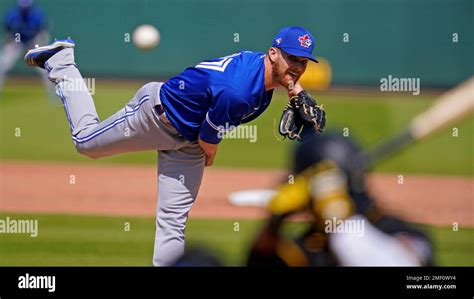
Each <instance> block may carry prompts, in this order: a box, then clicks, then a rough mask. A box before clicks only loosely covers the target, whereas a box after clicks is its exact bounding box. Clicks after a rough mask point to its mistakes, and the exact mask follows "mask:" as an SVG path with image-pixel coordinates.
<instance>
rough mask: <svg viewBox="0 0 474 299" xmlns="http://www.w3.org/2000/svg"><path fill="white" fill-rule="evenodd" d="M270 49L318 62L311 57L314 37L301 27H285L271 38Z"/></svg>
mask: <svg viewBox="0 0 474 299" xmlns="http://www.w3.org/2000/svg"><path fill="white" fill-rule="evenodd" d="M272 47H275V48H279V49H281V50H283V51H285V52H286V53H288V54H290V55H294V56H298V57H305V58H308V59H309V60H312V61H314V62H318V61H317V60H316V58H314V56H313V48H314V37H313V35H312V34H311V33H310V32H309V31H308V30H306V29H304V28H303V27H296V26H291V27H285V28H283V29H281V30H280V31H279V32H278V33H277V35H276V36H275V37H274V38H273V42H272Z"/></svg>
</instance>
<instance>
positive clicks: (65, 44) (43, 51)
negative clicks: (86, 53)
mask: <svg viewBox="0 0 474 299" xmlns="http://www.w3.org/2000/svg"><path fill="white" fill-rule="evenodd" d="M74 46H75V43H74V41H73V40H72V39H63V40H58V41H55V42H54V43H52V44H50V45H47V46H44V47H37V46H35V48H34V49H31V50H29V51H28V53H26V55H25V62H26V64H28V65H29V66H37V67H40V68H42V69H44V63H45V62H46V60H48V59H50V58H51V56H53V55H54V54H56V53H58V52H59V51H61V50H62V49H66V48H74Z"/></svg>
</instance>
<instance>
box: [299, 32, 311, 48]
mask: <svg viewBox="0 0 474 299" xmlns="http://www.w3.org/2000/svg"><path fill="white" fill-rule="evenodd" d="M298 40H299V42H300V45H301V46H302V47H305V48H309V47H311V44H312V43H313V41H312V40H311V39H310V38H309V35H307V34H305V35H303V36H300V37H298Z"/></svg>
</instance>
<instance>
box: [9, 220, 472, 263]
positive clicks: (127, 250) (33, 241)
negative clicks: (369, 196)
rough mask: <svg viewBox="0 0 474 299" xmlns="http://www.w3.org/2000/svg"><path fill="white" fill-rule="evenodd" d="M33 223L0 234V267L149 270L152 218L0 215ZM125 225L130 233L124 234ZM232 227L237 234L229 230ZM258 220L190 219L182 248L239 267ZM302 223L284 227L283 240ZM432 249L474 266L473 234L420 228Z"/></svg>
mask: <svg viewBox="0 0 474 299" xmlns="http://www.w3.org/2000/svg"><path fill="white" fill-rule="evenodd" d="M6 217H10V218H11V219H36V220H38V223H39V224H38V226H39V233H38V236H37V237H36V238H32V237H30V236H29V235H26V234H0V244H1V245H0V266H7V265H8V266H11V265H14V266H73V265H76V266H118V265H120V266H149V265H151V258H152V252H153V240H154V231H155V224H154V219H152V218H141V217H102V216H72V215H47V214H10V213H8V214H7V213H1V214H0V219H2V220H4V219H6ZM125 223H129V224H130V231H125ZM236 223H238V225H239V227H238V228H239V230H238V231H235V227H236ZM261 225H262V221H260V220H239V219H236V220H203V219H190V221H189V223H188V228H187V246H188V248H191V247H195V246H204V247H205V248H208V249H209V250H210V252H212V253H213V254H216V255H217V256H218V257H219V259H220V260H221V261H222V262H223V263H224V264H225V265H228V266H236V265H243V264H244V262H245V258H246V255H247V252H248V248H249V245H250V244H251V242H252V240H253V239H254V238H255V234H256V232H257V231H258V229H259V228H260V227H261ZM306 225H307V224H305V223H289V224H287V225H286V226H285V234H286V235H288V236H292V235H295V234H296V233H298V232H301V231H302V230H303V229H304V228H305V227H306ZM422 227H423V228H424V229H425V230H426V231H427V232H428V233H429V234H430V236H431V238H432V239H433V241H434V246H435V248H436V252H435V257H436V261H437V264H439V265H442V266H465V265H469V266H474V255H473V252H474V250H473V249H474V238H473V237H474V229H472V228H463V227H460V228H459V231H457V232H454V231H452V230H451V229H450V228H449V227H433V226H426V225H423V226H422Z"/></svg>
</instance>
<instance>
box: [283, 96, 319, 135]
mask: <svg viewBox="0 0 474 299" xmlns="http://www.w3.org/2000/svg"><path fill="white" fill-rule="evenodd" d="M304 126H310V127H311V128H312V130H313V131H314V132H315V133H317V134H319V133H321V132H322V131H323V130H324V127H325V126H326V112H325V111H324V109H323V106H322V105H321V106H318V105H317V104H316V101H315V100H314V99H313V98H312V97H311V96H310V95H309V93H308V92H307V91H306V90H303V91H301V92H300V93H299V94H298V95H297V96H294V97H292V98H291V99H290V100H289V102H288V104H287V105H286V106H285V109H284V110H283V114H282V115H281V119H280V126H279V128H278V129H279V132H280V134H281V135H282V136H284V137H288V138H289V139H292V140H293V139H297V140H299V141H301V135H300V134H301V132H302V130H303V127H304Z"/></svg>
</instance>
